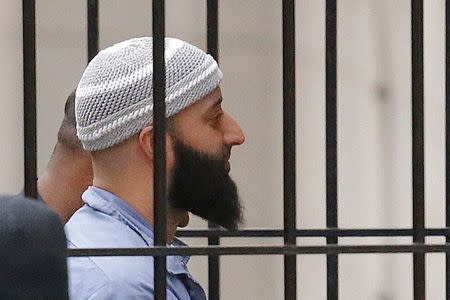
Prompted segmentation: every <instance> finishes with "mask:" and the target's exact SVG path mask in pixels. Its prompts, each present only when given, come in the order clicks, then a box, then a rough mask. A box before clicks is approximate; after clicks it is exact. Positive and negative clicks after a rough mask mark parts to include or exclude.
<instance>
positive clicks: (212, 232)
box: [176, 227, 450, 238]
mask: <svg viewBox="0 0 450 300" xmlns="http://www.w3.org/2000/svg"><path fill="white" fill-rule="evenodd" d="M176 235H177V237H192V238H194V237H195V238H201V237H214V236H220V237H283V230H282V229H278V230H277V229H249V230H240V231H234V232H233V231H225V230H221V229H209V230H207V229H205V230H179V231H177V234H176ZM295 235H296V236H297V237H387V236H390V237H408V236H410V237H412V236H413V229H412V228H393V229H385V228H371V229H358V228H352V229H342V228H328V229H297V230H296V231H295ZM425 235H426V236H443V237H446V236H450V227H443V228H426V229H425Z"/></svg>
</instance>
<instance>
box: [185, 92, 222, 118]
mask: <svg viewBox="0 0 450 300" xmlns="http://www.w3.org/2000/svg"><path fill="white" fill-rule="evenodd" d="M221 103H222V92H221V90H220V87H217V88H215V89H214V90H213V91H212V92H211V93H209V94H208V95H206V96H205V97H203V98H202V99H200V100H198V101H197V102H195V103H194V104H192V105H191V106H189V107H188V108H187V109H186V111H190V110H192V111H198V112H206V111H208V110H209V109H212V108H214V107H216V106H218V105H220V104H221Z"/></svg>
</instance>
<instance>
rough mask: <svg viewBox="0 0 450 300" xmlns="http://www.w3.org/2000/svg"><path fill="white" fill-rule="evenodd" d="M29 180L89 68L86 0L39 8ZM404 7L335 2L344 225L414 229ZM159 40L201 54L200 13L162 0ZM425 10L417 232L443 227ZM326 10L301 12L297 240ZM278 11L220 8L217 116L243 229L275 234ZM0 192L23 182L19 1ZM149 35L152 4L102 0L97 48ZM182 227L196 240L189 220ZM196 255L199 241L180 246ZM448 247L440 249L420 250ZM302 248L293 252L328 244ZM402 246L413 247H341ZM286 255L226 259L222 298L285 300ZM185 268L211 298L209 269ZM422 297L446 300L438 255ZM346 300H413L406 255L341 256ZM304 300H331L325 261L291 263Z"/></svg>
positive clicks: (436, 97) (5, 69)
mask: <svg viewBox="0 0 450 300" xmlns="http://www.w3.org/2000/svg"><path fill="white" fill-rule="evenodd" d="M37 2H38V3H37V89H38V93H37V100H38V169H39V171H42V170H43V168H44V167H45V165H46V163H47V161H48V158H49V157H50V154H51V151H52V148H53V145H54V143H55V136H56V132H57V128H58V125H59V123H60V121H61V119H62V111H63V106H64V101H65V98H66V97H67V95H68V94H69V93H70V91H71V90H72V89H73V88H74V87H75V86H76V84H77V82H78V80H79V78H80V76H81V73H82V71H83V68H84V66H85V64H86V56H87V50H86V48H87V42H86V9H85V1H70V0H64V1H51V0H40V1H37ZM409 2H410V1H408V0H397V1H389V0H342V1H339V6H338V143H339V150H338V158H339V162H338V170H339V171H338V174H339V190H338V197H339V225H340V226H341V227H343V228H374V227H390V228H396V227H410V226H411V224H412V218H411V214H412V203H411V195H412V192H411V129H410V128H411V105H410V103H411V101H410V97H411V80H410V72H411V66H410V61H411V56H410V38H411V33H410V12H409V8H410V4H409ZM166 3H167V6H166V16H167V23H166V28H167V35H168V36H174V37H178V38H181V39H184V40H187V41H189V42H191V43H194V44H196V45H198V46H199V47H201V48H203V49H205V48H206V4H205V1H201V0H170V1H169V0H168V1H166ZM444 5H445V2H444V1H443V0H435V1H425V30H424V32H425V49H424V50H425V133H426V138H425V142H426V148H425V156H426V161H425V166H426V195H425V196H426V225H427V226H429V227H443V226H444V225H445V197H444V194H445V185H444V178H445V150H444V149H445V148H444V145H445V132H444V128H445V119H444V108H445V107H444V99H445V94H444V92H445V90H444V88H445V81H444V72H445V61H444V58H445V48H444V47H445V40H444V33H445V25H444V24H445V16H444V12H445V9H444ZM324 8H325V1H317V0H302V1H296V19H297V24H296V30H297V31H296V32H297V191H298V193H297V195H298V196H297V207H298V212H297V215H298V218H297V225H298V227H299V228H324V226H325V215H326V212H325V150H324V149H325V124H324V118H325V116H324V113H325V91H324V88H325V73H324V70H325V61H324V58H325V51H324V46H325V35H324V32H325V26H324V21H325V16H324ZM281 17H282V15H281V1H277V0H267V1H266V0H264V1H262V0H247V1H239V0H227V1H220V12H219V22H220V24H219V28H220V36H219V43H220V64H221V68H222V70H223V72H224V74H225V79H224V81H223V84H222V89H223V94H224V99H225V100H224V106H225V109H227V110H228V111H229V112H230V113H231V114H232V115H234V116H235V117H236V119H237V120H239V121H240V123H241V125H242V127H243V129H244V131H245V132H246V136H247V142H246V144H245V145H244V146H242V147H240V148H237V149H236V150H235V151H234V153H233V157H232V164H233V170H232V175H233V177H234V178H235V179H236V181H237V183H238V185H239V187H240V192H241V195H242V199H243V201H244V203H245V206H246V216H247V223H246V226H245V228H282V224H283V210H282V209H283V208H282V106H281V105H282V79H281V78H282V61H281V54H282V43H281V42H282V40H281V34H282V30H281ZM0 24H1V25H2V26H0V41H1V43H0V51H1V55H0V64H1V66H2V68H1V70H0V79H1V80H0V99H1V100H0V101H1V104H2V112H1V118H0V137H1V138H2V141H3V143H1V146H0V191H1V192H5V193H6V192H9V193H12V192H16V191H18V190H20V188H21V186H22V184H23V179H22V177H23V176H22V173H23V167H22V161H23V149H22V147H23V142H22V112H23V109H22V84H23V81H22V73H21V72H22V54H21V53H22V46H21V41H22V40H21V39H22V38H21V34H22V31H21V30H22V27H21V5H20V1H15V0H6V1H2V2H1V3H0ZM143 35H151V1H146V0H128V1H120V0H102V1H100V46H101V48H104V47H106V46H108V45H110V44H112V43H114V42H117V41H120V40H123V39H127V38H130V37H135V36H143ZM190 226H191V228H205V226H206V225H205V223H204V222H203V221H201V220H199V219H197V218H194V219H193V221H192V222H191V225H190ZM187 241H188V242H189V243H190V244H191V245H205V244H206V241H205V240H202V239H187ZM427 241H429V242H443V240H442V239H439V238H437V239H428V240H427ZM324 242H325V241H324V239H322V238H315V239H314V238H308V239H306V238H299V239H298V243H299V244H301V245H313V244H314V245H321V244H324ZM340 242H341V243H342V244H347V243H386V242H389V243H409V242H411V239H410V238H342V239H340ZM281 243H282V240H281V239H275V238H274V239H270V238H267V239H256V238H253V239H236V238H234V239H232V238H228V239H223V242H222V244H223V245H279V244H281ZM282 263H283V258H282V257H281V256H255V257H250V256H245V257H237V256H233V257H224V258H222V260H221V293H222V298H223V299H282V298H283V265H282ZM191 270H192V272H193V273H194V275H195V276H196V277H197V278H198V279H199V280H200V282H201V283H202V285H203V286H204V287H205V288H206V287H207V260H206V258H203V257H193V258H192V260H191ZM426 271H427V291H426V292H427V299H444V295H445V277H444V274H445V257H444V255H443V254H428V255H427V269H426ZM339 275H340V279H341V280H340V285H339V293H340V297H341V299H355V300H356V299H380V300H381V299H383V300H385V299H412V287H413V286H412V256H411V255H408V254H389V255H342V256H341V258H340V270H339ZM298 295H299V297H298V298H299V299H326V260H325V257H324V256H322V255H309V256H299V257H298Z"/></svg>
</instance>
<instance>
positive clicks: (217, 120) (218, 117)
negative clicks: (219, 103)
mask: <svg viewBox="0 0 450 300" xmlns="http://www.w3.org/2000/svg"><path fill="white" fill-rule="evenodd" d="M222 115H223V113H219V114H217V115H215V116H214V118H212V119H211V123H212V124H213V126H217V125H219V123H220V120H221V119H222Z"/></svg>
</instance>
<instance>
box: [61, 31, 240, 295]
mask: <svg viewBox="0 0 450 300" xmlns="http://www.w3.org/2000/svg"><path fill="white" fill-rule="evenodd" d="M165 63H166V116H167V118H168V119H167V127H168V129H167V134H166V158H167V159H166V163H167V178H166V180H167V183H168V184H167V186H168V190H167V201H168V203H169V209H168V214H167V240H168V242H169V244H170V245H176V246H181V245H184V244H183V243H182V242H181V241H180V240H178V239H176V238H175V236H174V235H175V231H176V229H177V227H184V226H186V225H187V224H188V222H189V216H188V212H192V213H194V214H196V215H198V216H200V217H202V218H204V219H206V220H209V221H212V222H215V223H217V224H218V225H221V226H223V227H225V228H227V229H231V230H233V229H236V228H237V227H238V225H239V223H240V222H241V221H242V209H241V205H240V202H239V197H238V193H237V188H236V186H235V184H234V182H233V180H232V179H231V178H230V177H229V175H228V173H229V170H230V163H229V159H230V155H231V148H232V147H233V146H236V145H240V144H242V143H243V142H244V135H243V133H242V130H241V128H240V127H239V125H238V124H237V123H236V121H235V120H234V119H233V118H232V117H231V116H230V115H228V114H227V113H226V112H224V111H223V110H222V108H221V102H222V94H221V90H220V87H219V83H220V81H221V79H222V73H221V71H220V69H219V68H218V65H217V63H216V62H215V61H214V59H213V58H212V57H211V56H210V55H207V54H206V53H204V52H203V51H202V50H200V49H198V48H197V47H195V46H192V45H190V44H188V43H186V42H183V41H181V40H177V39H170V38H167V39H166V40H165ZM152 72H153V66H152V39H151V38H136V39H131V40H127V41H124V42H121V43H118V44H116V45H113V46H111V47H109V48H107V49H105V50H103V51H100V52H99V54H98V55H97V56H96V57H95V58H94V59H93V60H92V61H91V62H90V63H89V65H88V67H87V68H86V70H85V72H84V74H83V76H82V78H81V80H80V83H79V85H78V88H77V93H76V108H75V112H76V118H77V125H78V126H77V134H78V137H79V139H80V140H81V143H82V144H83V147H84V148H85V149H86V150H88V151H90V152H91V154H92V165H93V173H94V177H93V186H91V187H89V188H88V189H87V190H86V192H85V193H84V194H83V196H82V198H83V201H84V202H85V205H84V206H83V207H82V208H81V209H79V210H78V211H77V212H76V213H75V214H74V215H73V216H72V218H71V219H70V220H69V222H68V223H67V224H66V227H65V228H66V234H67V237H68V240H69V242H68V243H69V247H74V248H100V247H111V248H122V247H149V246H152V245H153V228H152V224H153V162H154V160H155V157H154V153H153V127H152V121H153V95H152ZM188 259H189V258H188V257H180V256H169V257H168V258H167V272H168V273H167V298H168V299H206V296H205V293H204V291H203V289H202V288H201V287H200V285H199V284H198V283H197V282H196V281H195V280H194V279H193V278H192V276H191V275H190V273H189V272H188V269H187V267H186V263H187V261H188ZM153 279H154V273H153V258H152V257H83V258H75V257H74V258H70V259H69V280H70V282H69V292H70V295H71V299H153V291H154V287H153Z"/></svg>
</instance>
